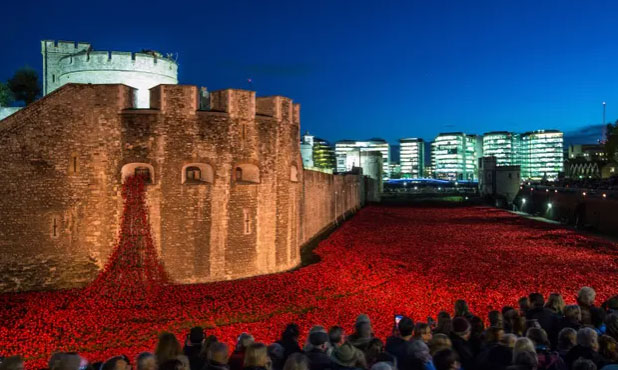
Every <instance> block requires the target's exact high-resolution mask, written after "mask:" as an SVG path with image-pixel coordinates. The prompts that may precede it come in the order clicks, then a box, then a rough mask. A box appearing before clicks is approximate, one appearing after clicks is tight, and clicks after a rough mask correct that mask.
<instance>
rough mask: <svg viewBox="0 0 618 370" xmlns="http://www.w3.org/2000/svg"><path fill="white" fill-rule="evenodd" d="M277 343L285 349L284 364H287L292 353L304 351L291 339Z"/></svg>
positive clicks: (284, 339) (280, 340)
mask: <svg viewBox="0 0 618 370" xmlns="http://www.w3.org/2000/svg"><path fill="white" fill-rule="evenodd" d="M277 343H279V344H280V345H281V347H283V363H285V360H287V359H288V357H289V356H290V355H291V354H292V353H296V352H302V351H303V350H302V349H300V346H299V345H298V341H297V340H294V339H291V338H282V339H279V340H278V341H277Z"/></svg>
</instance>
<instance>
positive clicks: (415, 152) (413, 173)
mask: <svg viewBox="0 0 618 370" xmlns="http://www.w3.org/2000/svg"><path fill="white" fill-rule="evenodd" d="M399 145H400V147H401V152H400V153H401V154H400V163H401V175H402V177H407V178H421V177H423V175H424V174H425V141H424V140H423V139H418V138H407V139H400V140H399Z"/></svg>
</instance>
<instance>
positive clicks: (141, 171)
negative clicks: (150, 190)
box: [134, 167, 152, 184]
mask: <svg viewBox="0 0 618 370" xmlns="http://www.w3.org/2000/svg"><path fill="white" fill-rule="evenodd" d="M134 174H135V176H140V177H142V178H143V179H144V182H145V183H147V184H150V183H151V182H152V179H151V177H150V169H149V168H148V167H136V168H135V172H134Z"/></svg>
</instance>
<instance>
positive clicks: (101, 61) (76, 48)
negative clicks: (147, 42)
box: [41, 40, 178, 108]
mask: <svg viewBox="0 0 618 370" xmlns="http://www.w3.org/2000/svg"><path fill="white" fill-rule="evenodd" d="M41 54H42V55H43V93H44V94H49V93H50V92H52V91H54V90H55V89H57V88H59V87H60V86H63V85H65V84H67V83H91V84H118V83H121V84H125V85H128V86H131V87H134V88H135V89H137V90H136V98H135V104H136V107H137V108H148V107H149V106H150V91H149V89H150V88H152V87H154V86H157V85H160V84H177V83H178V65H177V64H176V61H174V60H172V59H170V58H167V57H164V56H162V55H161V54H159V53H156V52H147V53H130V52H120V51H111V52H110V51H94V50H93V49H92V45H91V44H89V43H77V44H76V43H75V42H71V41H58V42H55V41H50V40H43V41H41Z"/></svg>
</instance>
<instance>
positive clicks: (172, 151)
mask: <svg viewBox="0 0 618 370" xmlns="http://www.w3.org/2000/svg"><path fill="white" fill-rule="evenodd" d="M132 96H133V90H132V89H131V88H130V87H128V86H124V85H77V84H69V85H66V86H64V87H62V88H60V89H58V90H56V91H54V92H53V93H51V94H49V95H48V96H46V97H44V98H43V99H41V100H39V101H37V102H35V103H34V104H32V105H30V106H28V107H27V108H25V109H23V110H21V111H19V112H17V113H15V114H14V115H12V116H10V117H8V118H7V119H5V120H2V121H0V156H2V158H3V160H4V163H3V166H1V167H0V193H2V194H3V195H4V196H3V197H1V198H0V291H24V290H42V289H58V288H69V287H80V286H84V285H85V284H87V283H88V282H89V281H91V280H92V279H93V278H94V277H95V276H96V274H97V273H98V271H99V270H100V269H101V268H102V267H103V266H104V265H105V262H106V261H107V258H108V257H109V255H110V253H111V252H112V250H113V248H114V246H115V243H116V242H117V239H118V235H117V234H118V228H119V222H120V217H121V212H122V206H123V205H122V197H121V189H122V181H123V176H125V175H131V174H132V173H133V171H134V170H135V168H139V167H142V168H144V169H148V170H149V171H150V175H151V178H152V183H151V184H149V185H147V205H148V209H149V220H150V224H151V229H152V234H153V238H154V241H155V244H156V247H157V249H158V251H159V254H160V257H161V259H162V261H163V263H164V266H165V268H166V270H167V271H168V273H169V275H170V276H171V278H172V279H173V281H174V282H176V283H200V282H209V281H217V280H226V279H236V278H241V277H248V276H253V275H258V274H266V273H273V272H279V271H284V270H287V269H290V268H293V267H295V266H297V265H298V264H299V263H300V253H299V252H300V247H301V246H302V245H303V244H304V243H305V242H307V241H308V240H310V239H311V238H312V237H313V236H315V235H316V234H317V233H319V232H320V231H321V230H323V229H325V228H326V227H328V226H329V225H331V224H333V223H336V222H337V221H338V220H339V219H341V217H342V216H343V215H344V214H346V213H349V212H353V211H355V210H356V209H358V208H359V207H360V206H361V205H362V204H363V203H364V183H365V182H364V181H362V180H363V179H362V178H361V176H358V175H345V176H334V175H328V174H324V173H320V172H313V171H303V170H302V160H301V156H300V146H299V141H300V140H299V139H300V138H299V131H300V128H299V127H300V108H299V105H298V104H294V103H293V102H292V101H291V100H290V99H288V98H285V97H280V96H274V97H265V98H256V97H255V93H254V92H252V91H245V90H222V91H216V92H213V93H212V94H211V110H209V111H200V110H198V98H197V97H198V95H197V88H196V87H195V86H180V85H159V86H157V87H155V88H153V89H151V94H150V99H151V102H150V106H151V107H152V109H134V108H133V106H132V104H133V103H132V101H133V100H132ZM187 168H189V169H190V168H193V169H195V168H199V169H200V173H201V178H199V179H198V180H196V181H193V180H191V181H190V179H189V173H188V172H187Z"/></svg>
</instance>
